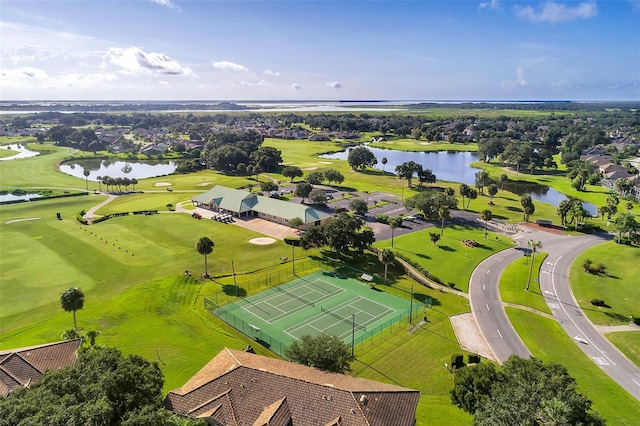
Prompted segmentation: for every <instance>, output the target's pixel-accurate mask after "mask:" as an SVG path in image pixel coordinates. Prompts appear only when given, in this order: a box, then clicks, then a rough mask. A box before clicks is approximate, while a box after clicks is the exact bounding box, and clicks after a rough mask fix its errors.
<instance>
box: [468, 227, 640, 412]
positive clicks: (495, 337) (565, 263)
mask: <svg viewBox="0 0 640 426" xmlns="http://www.w3.org/2000/svg"><path fill="white" fill-rule="evenodd" d="M513 238H514V239H515V240H516V241H519V243H520V247H516V248H513V249H508V250H505V251H502V252H500V253H497V254H495V255H493V256H491V257H489V258H488V259H486V260H485V261H483V262H482V263H480V265H478V267H477V268H476V270H474V272H473V274H472V276H471V281H470V283H469V299H470V301H471V310H472V312H473V314H474V316H475V318H476V320H477V322H478V326H479V327H480V329H481V330H482V333H483V334H484V336H485V338H486V340H487V342H488V343H489V346H490V347H491V349H492V350H493V352H494V354H495V356H496V358H497V359H498V360H499V361H500V362H504V361H505V360H506V359H507V358H508V357H509V356H510V355H511V354H516V355H519V356H521V357H529V356H531V352H529V350H528V349H527V348H526V346H525V345H524V343H523V342H522V340H521V339H520V337H519V336H518V334H517V333H516V332H515V330H514V328H513V326H512V325H511V323H510V322H509V319H508V317H507V315H506V312H505V310H504V307H503V305H502V301H501V300H500V294H499V290H498V285H499V282H500V274H501V273H502V271H503V270H504V268H505V267H506V266H507V265H508V264H509V263H510V262H512V261H514V260H515V259H517V258H519V257H522V256H523V254H524V251H525V248H526V242H527V241H529V240H530V239H533V240H535V241H541V242H542V250H543V251H544V252H546V253H548V256H547V258H546V259H545V263H544V265H542V267H541V268H540V290H541V292H542V294H543V296H544V297H545V299H546V301H547V305H548V306H549V308H550V309H551V312H552V313H553V317H554V318H555V319H556V320H557V321H558V322H560V324H562V327H563V328H564V330H565V332H566V333H567V334H568V335H569V336H571V338H572V339H573V340H574V342H575V343H576V344H577V345H578V346H579V347H580V349H582V351H583V352H584V353H585V354H586V355H587V356H588V357H590V358H591V359H592V360H593V361H594V362H595V363H596V364H597V365H598V366H599V367H600V368H601V369H602V370H603V371H604V372H605V373H607V374H608V375H609V376H610V377H611V378H612V379H613V380H615V381H616V382H617V383H618V384H619V385H620V386H622V387H623V388H624V389H625V390H626V391H627V392H629V393H630V394H631V395H632V396H634V397H635V398H636V399H638V400H640V369H639V368H638V367H637V366H636V365H635V364H633V363H632V362H631V361H629V359H628V358H627V357H625V356H624V355H623V354H622V353H621V352H620V351H619V350H618V349H617V348H615V347H614V346H613V345H612V344H611V343H610V342H609V341H608V340H607V339H606V338H605V337H604V336H603V335H602V334H601V333H600V332H599V331H598V330H597V329H596V328H595V327H594V326H593V324H592V323H591V321H589V320H588V319H587V318H586V316H585V315H584V314H583V313H582V310H581V309H580V308H579V306H578V304H577V302H576V300H575V298H574V297H573V293H572V292H571V287H570V285H569V280H568V276H569V269H570V267H571V263H572V262H573V260H574V259H575V258H576V256H578V254H580V253H581V252H583V251H584V250H586V249H587V248H589V247H591V246H594V245H596V244H598V243H601V242H603V241H604V240H605V239H607V238H608V236H597V235H585V236H580V237H570V236H565V235H555V234H550V233H547V232H543V231H531V232H525V233H519V234H516V235H514V236H513Z"/></svg>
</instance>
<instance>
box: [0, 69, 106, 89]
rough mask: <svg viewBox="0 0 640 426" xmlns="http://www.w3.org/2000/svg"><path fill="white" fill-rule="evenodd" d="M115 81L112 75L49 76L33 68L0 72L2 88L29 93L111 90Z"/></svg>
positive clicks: (66, 73) (65, 73)
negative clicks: (46, 90)
mask: <svg viewBox="0 0 640 426" xmlns="http://www.w3.org/2000/svg"><path fill="white" fill-rule="evenodd" d="M117 80H118V76H117V75H115V74H113V73H93V74H78V73H72V72H63V73H60V74H56V75H49V74H48V73H47V72H46V71H44V70H41V69H38V68H33V67H22V68H14V69H2V70H0V82H1V84H2V87H5V88H11V89H21V90H29V91H37V90H40V89H43V88H46V89H60V88H65V87H76V88H112V87H113V84H112V83H113V82H115V81H117Z"/></svg>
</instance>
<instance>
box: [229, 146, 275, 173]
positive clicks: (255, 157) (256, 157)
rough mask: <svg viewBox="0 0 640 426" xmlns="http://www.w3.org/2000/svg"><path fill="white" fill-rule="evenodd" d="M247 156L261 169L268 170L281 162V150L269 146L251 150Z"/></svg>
mask: <svg viewBox="0 0 640 426" xmlns="http://www.w3.org/2000/svg"><path fill="white" fill-rule="evenodd" d="M249 158H250V159H251V160H252V161H253V163H254V165H256V166H259V167H260V169H261V170H266V171H267V172H269V171H271V170H274V169H275V168H276V167H278V164H280V163H282V152H280V151H279V150H277V149H276V148H273V147H271V146H261V147H260V148H258V149H257V150H256V151H253V152H252V153H251V154H250V155H249ZM236 164H237V163H236Z"/></svg>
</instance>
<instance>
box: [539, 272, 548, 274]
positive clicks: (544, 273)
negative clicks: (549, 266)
mask: <svg viewBox="0 0 640 426" xmlns="http://www.w3.org/2000/svg"><path fill="white" fill-rule="evenodd" d="M540 273H542V274H548V273H549V271H540Z"/></svg>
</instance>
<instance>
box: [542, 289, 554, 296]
mask: <svg viewBox="0 0 640 426" xmlns="http://www.w3.org/2000/svg"><path fill="white" fill-rule="evenodd" d="M544 293H545V294H550V295H552V296H555V294H553V293H551V292H550V291H548V290H545V291H544Z"/></svg>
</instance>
